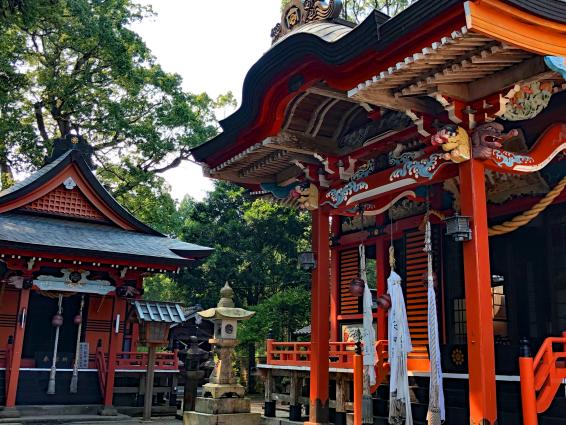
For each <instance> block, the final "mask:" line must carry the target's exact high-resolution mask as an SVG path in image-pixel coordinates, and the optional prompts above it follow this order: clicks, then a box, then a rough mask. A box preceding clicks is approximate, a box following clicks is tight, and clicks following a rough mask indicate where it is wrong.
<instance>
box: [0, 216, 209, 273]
mask: <svg viewBox="0 0 566 425" xmlns="http://www.w3.org/2000/svg"><path fill="white" fill-rule="evenodd" d="M0 247H9V248H26V249H34V250H37V251H53V250H57V252H58V253H60V254H73V255H89V256H95V257H99V258H100V257H105V258H108V257H110V258H116V257H118V258H124V259H131V260H134V259H135V260H148V261H154V262H157V263H170V264H180V265H182V264H185V263H187V262H188V261H189V260H188V257H192V258H202V257H206V256H207V255H209V254H210V253H211V252H212V251H213V250H212V248H207V247H204V246H200V245H195V244H191V243H187V242H182V241H180V240H177V239H171V238H168V237H164V236H157V235H150V234H147V233H140V232H132V231H129V230H122V229H117V228H116V227H115V226H110V225H106V224H96V223H87V222H82V221H77V220H68V219H60V218H51V217H42V216H33V215H28V214H17V213H4V214H0Z"/></svg>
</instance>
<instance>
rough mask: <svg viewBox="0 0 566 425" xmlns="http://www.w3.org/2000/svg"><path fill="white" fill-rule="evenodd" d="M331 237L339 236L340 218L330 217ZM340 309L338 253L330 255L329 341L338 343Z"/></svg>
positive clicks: (334, 249) (334, 251)
mask: <svg viewBox="0 0 566 425" xmlns="http://www.w3.org/2000/svg"><path fill="white" fill-rule="evenodd" d="M331 227H332V236H338V235H339V234H340V217H339V216H336V215H335V216H333V217H332V226H331ZM339 308H340V252H339V251H338V248H337V247H335V248H333V249H332V251H331V253H330V340H331V341H338V309H339Z"/></svg>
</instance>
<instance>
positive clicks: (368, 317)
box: [359, 214, 377, 424]
mask: <svg viewBox="0 0 566 425" xmlns="http://www.w3.org/2000/svg"><path fill="white" fill-rule="evenodd" d="M362 222H363V214H362ZM359 255H360V278H361V279H362V280H363V281H364V294H363V342H364V346H363V366H364V385H363V398H362V423H364V424H373V421H374V418H373V400H372V397H371V390H370V388H371V386H373V385H375V363H376V360H377V355H376V351H375V329H374V327H373V308H372V307H373V302H372V297H371V291H370V290H369V287H368V284H367V270H366V252H365V246H364V244H360V246H359Z"/></svg>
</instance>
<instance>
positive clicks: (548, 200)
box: [487, 177, 566, 236]
mask: <svg viewBox="0 0 566 425" xmlns="http://www.w3.org/2000/svg"><path fill="white" fill-rule="evenodd" d="M565 187H566V177H563V178H562V180H560V181H559V182H558V184H557V185H556V186H554V188H553V189H552V190H551V191H550V192H548V193H547V194H546V195H545V196H544V198H542V199H541V200H540V201H538V202H537V203H536V204H535V205H534V206H533V207H532V208H531V209H529V210H527V211H525V212H524V213H522V214H520V215H518V216H517V217H514V218H513V219H511V220H509V221H506V222H504V223H501V224H496V225H495V226H491V227H490V228H489V230H488V233H487V234H488V235H489V236H499V235H504V234H506V233H510V232H512V231H514V230H517V229H518V228H520V227H523V226H524V225H525V224H528V223H530V222H531V221H532V220H534V219H535V218H536V217H537V216H538V215H539V214H540V213H541V212H543V211H544V210H545V209H546V207H548V206H549V205H550V204H552V202H554V200H555V199H556V198H557V197H558V195H560V194H561V193H562V191H563V190H564V188H565Z"/></svg>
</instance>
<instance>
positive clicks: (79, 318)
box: [73, 314, 83, 325]
mask: <svg viewBox="0 0 566 425" xmlns="http://www.w3.org/2000/svg"><path fill="white" fill-rule="evenodd" d="M82 321H83V317H82V316H81V315H80V314H77V315H76V316H75V317H74V318H73V323H74V324H75V325H80V324H81V322H82Z"/></svg>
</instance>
